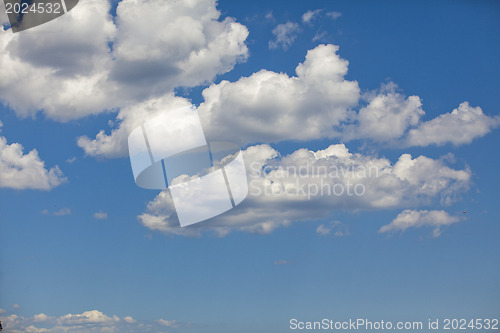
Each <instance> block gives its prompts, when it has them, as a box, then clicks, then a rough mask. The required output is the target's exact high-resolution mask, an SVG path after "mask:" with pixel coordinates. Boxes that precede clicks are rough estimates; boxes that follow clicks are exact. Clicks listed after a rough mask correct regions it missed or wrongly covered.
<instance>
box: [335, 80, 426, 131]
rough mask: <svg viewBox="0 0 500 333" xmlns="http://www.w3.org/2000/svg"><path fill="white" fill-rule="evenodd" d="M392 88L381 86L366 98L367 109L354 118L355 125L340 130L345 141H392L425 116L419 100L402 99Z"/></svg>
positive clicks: (364, 108) (393, 86)
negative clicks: (366, 139)
mask: <svg viewBox="0 0 500 333" xmlns="http://www.w3.org/2000/svg"><path fill="white" fill-rule="evenodd" d="M395 88H396V87H395V85H394V84H389V85H386V86H384V87H383V88H382V89H381V91H380V92H379V93H376V94H372V95H371V96H370V97H369V103H368V105H367V106H365V107H363V108H361V109H360V110H359V112H358V114H357V117H356V119H357V124H356V125H348V126H346V127H345V128H344V130H343V134H342V136H343V138H344V139H346V140H352V139H363V138H369V139H372V140H374V141H394V140H397V139H399V138H401V137H403V135H404V134H405V132H406V131H407V129H408V128H409V127H411V126H415V125H417V124H418V122H419V120H420V117H421V116H422V115H424V114H425V112H424V111H423V110H422V102H421V101H420V98H419V97H418V96H410V97H408V98H405V96H403V95H401V94H399V93H396V92H395Z"/></svg>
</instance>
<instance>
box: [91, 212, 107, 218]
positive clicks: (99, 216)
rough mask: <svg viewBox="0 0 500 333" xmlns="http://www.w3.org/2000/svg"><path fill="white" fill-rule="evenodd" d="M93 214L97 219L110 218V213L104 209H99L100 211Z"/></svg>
mask: <svg viewBox="0 0 500 333" xmlns="http://www.w3.org/2000/svg"><path fill="white" fill-rule="evenodd" d="M93 216H94V218H95V219H96V220H105V219H107V218H108V213H106V212H103V211H98V212H96V213H94V215H93Z"/></svg>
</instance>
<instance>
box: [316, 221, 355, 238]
mask: <svg viewBox="0 0 500 333" xmlns="http://www.w3.org/2000/svg"><path fill="white" fill-rule="evenodd" d="M316 232H317V233H318V234H320V235H321V236H327V235H330V234H332V232H333V235H334V236H335V237H343V236H348V235H349V227H348V226H347V225H345V224H343V223H342V222H339V221H332V222H330V223H326V224H320V225H319V226H318V228H316Z"/></svg>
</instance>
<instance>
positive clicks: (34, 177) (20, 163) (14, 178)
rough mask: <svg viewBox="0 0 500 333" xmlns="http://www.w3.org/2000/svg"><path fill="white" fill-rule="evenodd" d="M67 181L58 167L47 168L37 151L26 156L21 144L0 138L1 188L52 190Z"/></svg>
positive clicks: (34, 150)
mask: <svg viewBox="0 0 500 333" xmlns="http://www.w3.org/2000/svg"><path fill="white" fill-rule="evenodd" d="M0 128H1V126H0ZM65 181H66V178H65V177H64V176H63V173H62V171H61V170H60V169H59V167H58V166H57V165H56V166H54V167H52V168H50V169H47V168H45V162H44V161H42V160H41V159H40V157H39V156H38V152H37V151H36V149H33V150H32V151H30V152H29V153H27V154H25V153H24V147H23V146H22V145H21V144H19V143H12V144H10V145H9V144H7V139H6V138H5V137H3V136H0V188H2V187H3V188H12V189H16V190H24V189H35V190H50V189H52V188H54V187H56V186H59V185H61V184H62V183H64V182H65Z"/></svg>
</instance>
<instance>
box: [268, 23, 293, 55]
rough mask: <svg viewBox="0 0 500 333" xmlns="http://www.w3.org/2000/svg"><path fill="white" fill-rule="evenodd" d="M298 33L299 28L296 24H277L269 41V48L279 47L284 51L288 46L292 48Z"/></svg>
mask: <svg viewBox="0 0 500 333" xmlns="http://www.w3.org/2000/svg"><path fill="white" fill-rule="evenodd" d="M299 31H300V27H299V24H298V23H295V22H290V21H288V22H286V23H282V24H278V25H277V26H276V27H275V28H274V29H273V35H274V39H272V40H270V41H269V48H270V49H277V48H278V47H281V48H282V49H283V50H285V51H286V50H287V49H288V48H289V47H290V46H292V44H293V42H294V41H295V38H297V33H298V32H299Z"/></svg>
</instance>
